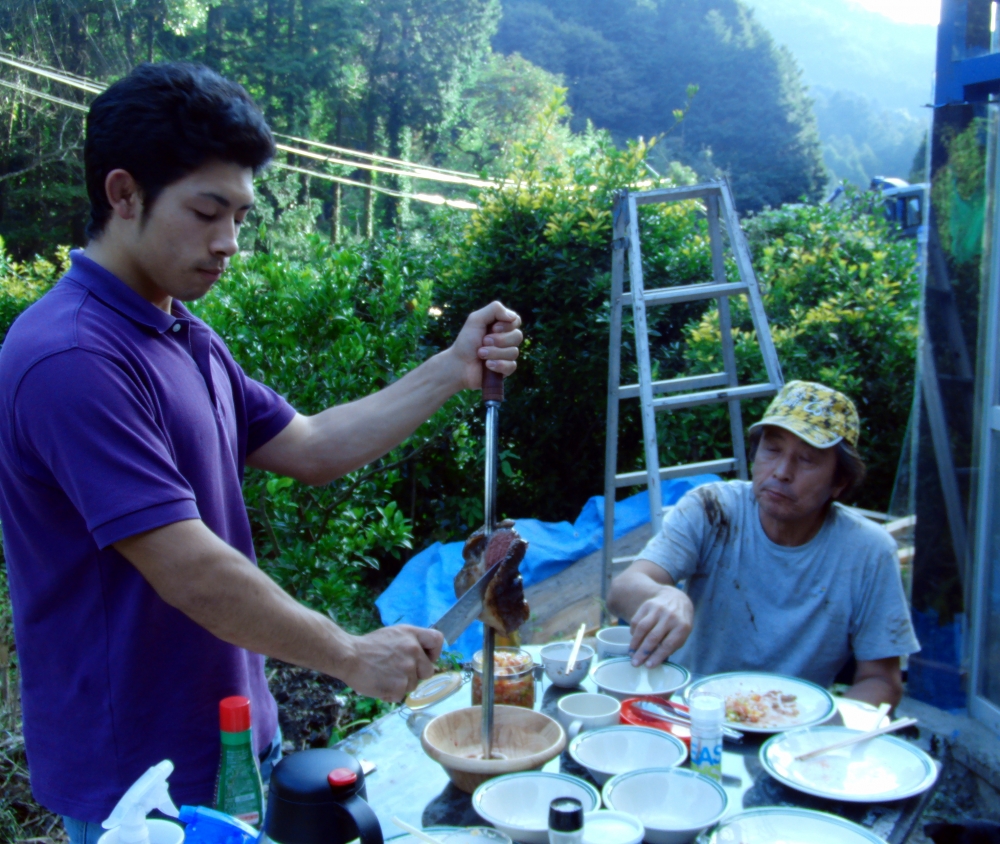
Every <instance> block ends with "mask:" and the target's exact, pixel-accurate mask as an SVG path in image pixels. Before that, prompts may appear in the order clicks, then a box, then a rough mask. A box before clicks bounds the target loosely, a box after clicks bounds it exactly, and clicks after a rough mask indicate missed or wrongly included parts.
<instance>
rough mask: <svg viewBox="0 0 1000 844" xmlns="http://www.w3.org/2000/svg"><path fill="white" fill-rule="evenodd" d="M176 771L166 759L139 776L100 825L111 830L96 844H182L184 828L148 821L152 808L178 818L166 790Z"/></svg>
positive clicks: (175, 808) (158, 821)
mask: <svg viewBox="0 0 1000 844" xmlns="http://www.w3.org/2000/svg"><path fill="white" fill-rule="evenodd" d="M173 772H174V763H173V762H171V761H170V760H169V759H164V760H163V761H162V762H160V764H159V765H154V766H153V767H152V768H150V769H149V770H148V771H146V773H144V774H143V775H142V776H141V777H139V779H138V780H136V782H135V783H134V784H133V785H132V787H131V788H130V789H129V790H128V791H126V792H125V796H124V797H122V799H121V800H119V801H118V805H117V806H115V808H114V811H113V812H112V813H111V815H110V816H109V817H108V819H107V820H106V821H104V823H102V824H101V826H103V827H104V828H105V829H106V830H108V831H107V832H105V833H104V835H102V836H101V837H100V839H98V842H97V844H181V842H182V841H184V829H183V827H181V826H179V825H178V824H175V823H171V822H170V821H163V820H147V818H146V815H148V814H149V813H150V812H152V811H153V809H159V810H160V811H161V812H163V814H165V815H169V816H170V817H172V818H176V817H177V816H178V814H179V813H178V811H177V807H176V806H175V805H174V801H173V800H171V799H170V792H169V791H168V790H167V777H169V776H170V775H171V774H172V773H173Z"/></svg>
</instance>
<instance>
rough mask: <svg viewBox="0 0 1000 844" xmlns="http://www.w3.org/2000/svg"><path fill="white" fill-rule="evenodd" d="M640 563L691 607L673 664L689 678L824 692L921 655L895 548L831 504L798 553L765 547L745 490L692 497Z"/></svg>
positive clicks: (717, 487)
mask: <svg viewBox="0 0 1000 844" xmlns="http://www.w3.org/2000/svg"><path fill="white" fill-rule="evenodd" d="M639 557H640V558H642V559H646V560H650V561H652V562H654V563H656V564H657V565H659V566H662V567H663V568H664V569H665V570H666V571H667V572H668V573H669V574H670V576H671V577H672V578H673V579H674V582H675V583H681V581H685V582H686V583H685V589H686V591H687V593H688V595H689V596H690V597H691V600H692V602H693V603H694V607H695V616H694V629H693V630H692V631H691V635H690V637H689V638H688V640H687V642H685V643H684V645H683V646H682V647H681V648H680V649H679V650H678V651H677V652H676V653H675V654H674V655H673V656H672V657H671V660H672V661H674V662H678V663H680V664H681V665H683V666H685V667H686V668H688V669H690V670H691V671H693V672H695V673H696V674H716V673H719V672H723V671H773V672H776V673H779V674H788V675H792V676H795V677H802V678H804V679H806V680H811V681H813V682H814V683H819V684H820V685H822V686H829V685H830V684H831V683H832V682H833V679H834V677H836V675H837V673H838V672H839V671H840V669H841V668H842V667H843V665H844V663H845V662H846V661H847V659H848V657H849V656H850V655H851V654H852V653H853V654H854V656H855V658H856V659H857V660H858V661H864V660H873V659H883V658H885V657H891V656H902V655H904V654H911V653H916V652H917V651H918V650H920V645H919V643H918V642H917V639H916V636H915V635H914V633H913V625H912V624H911V622H910V613H909V610H908V609H907V606H906V597H905V595H904V594H903V584H902V582H901V580H900V577H899V565H898V562H897V557H896V543H895V541H894V540H893V538H892V537H891V536H889V534H888V533H886V532H885V531H884V530H883V529H882V528H880V527H878V526H877V525H875V524H873V523H872V522H870V521H868V520H867V519H865V518H863V517H861V516H858V515H855V514H854V513H852V512H850V511H849V510H847V509H845V508H844V507H841V506H840V505H839V504H834V505H833V506H832V507H831V508H830V510H829V513H828V515H827V518H826V521H825V522H824V523H823V526H822V527H821V528H820V530H819V533H817V534H816V536H814V537H813V538H812V539H811V540H810V541H809V542H807V543H806V544H805V545H800V546H796V547H787V546H783V545H777V544H776V543H774V542H772V541H771V540H770V539H768V537H767V534H766V533H764V529H763V527H762V526H761V523H760V516H759V514H758V511H757V501H756V499H755V498H754V495H753V490H752V487H751V484H750V483H748V482H747V481H730V482H722V483H714V484H707V485H705V486H701V487H698V488H697V489H693V490H691V491H690V492H689V493H687V495H685V496H684V497H683V498H682V499H681V500H680V501H679V502H678V504H677V506H676V507H674V508H673V509H672V510H671V511H670V512H669V513H668V514H667V515H666V516H665V517H664V520H663V529H662V530H661V531H660V532H659V533H658V534H657V535H656V536H654V537H653V538H652V539H651V540H650V541H649V543H648V544H647V545H646V547H645V548H644V549H643V551H642V553H641V554H640V555H639Z"/></svg>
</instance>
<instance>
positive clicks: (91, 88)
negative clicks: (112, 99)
mask: <svg viewBox="0 0 1000 844" xmlns="http://www.w3.org/2000/svg"><path fill="white" fill-rule="evenodd" d="M0 63H4V64H8V65H12V66H14V67H17V68H18V69H20V70H25V71H28V72H30V73H36V74H37V75H39V76H42V77H44V78H48V79H52V80H53V81H56V82H59V83H61V84H64V85H69V86H70V87H74V88H79V89H81V90H85V91H86V92H87V93H91V94H99V93H101V91H103V90H104V89H103V88H100V87H99V86H97V85H95V84H94V83H92V82H90V80H87V79H86V78H84V77H80V79H79V80H76V79H72V78H70V76H68V75H65V74H62V73H61V72H55V71H54V70H53V69H49V68H45V67H44V66H42V67H33V66H32V65H31V64H29V63H26V62H23V61H19V60H14V59H11V58H9V57H8V56H7V55H5V54H0ZM0 86H3V87H6V88H10V89H13V90H15V91H18V92H19V93H22V94H28V95H30V96H35V97H38V98H40V99H43V100H47V101H49V102H52V103H55V104H57V105H61V106H64V107H67V108H72V109H75V110H77V111H83V112H87V111H89V108H88V107H87V106H85V105H83V104H81V103H75V102H73V101H71V100H66V99H63V98H62V97H57V96H55V95H54V94H48V93H46V92H44V91H38V90H37V89H34V88H29V87H28V86H26V85H18V84H14V83H12V82H8V81H7V80H4V79H0ZM275 146H276V147H277V148H278V149H279V150H281V151H282V152H285V153H289V154H292V155H301V156H304V157H307V158H314V159H319V160H321V161H328V162H330V163H336V164H341V165H344V166H349V167H355V168H361V169H370V170H374V171H376V172H382V173H391V174H393V175H397V176H402V177H405V178H426V179H429V180H431V181H448V182H451V183H458V184H469V183H470V182H471V181H475V182H477V183H478V184H475V185H473V186H475V187H480V186H488V185H489V184H491V183H488V182H484V181H483V180H481V179H476V180H461V179H458V178H456V177H449V178H443V177H442V176H443V175H444V174H441V175H438V174H428V175H426V176H424V175H418V174H419V170H418V171H416V172H409V171H401V170H391V169H389V168H385V167H379V166H377V165H370V164H369V165H365V164H362V163H360V162H350V161H343V160H333V161H331V159H332V156H324V155H319V154H318V153H314V152H311V151H310V150H302V149H298V148H297V147H291V146H288V145H287V144H276V145H275ZM274 166H275V167H277V168H279V169H281V170H288V171H291V172H295V173H300V174H303V175H308V176H314V177H316V178H319V179H324V180H326V181H331V182H337V183H340V184H343V185H349V186H351V187H358V188H362V189H364V190H371V191H375V192H376V193H381V194H385V195H386V196H392V197H395V198H398V199H413V200H416V201H417V202H424V203H428V204H431V205H444V206H447V207H450V208H459V209H462V210H475V209H476V208H478V207H479V206H478V205H476V204H475V203H474V202H469V201H468V200H462V199H449V198H448V197H445V196H441V195H440V194H428V193H413V192H407V191H399V190H394V189H392V188H387V187H382V186H381V185H374V184H369V183H367V182H359V181H356V180H354V179H348V178H345V177H343V176H336V175H334V174H332V173H323V172H320V171H318V170H311V169H308V168H305V167H298V166H296V165H294V164H287V163H285V162H281V161H275V162H274Z"/></svg>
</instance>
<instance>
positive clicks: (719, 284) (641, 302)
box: [601, 181, 785, 613]
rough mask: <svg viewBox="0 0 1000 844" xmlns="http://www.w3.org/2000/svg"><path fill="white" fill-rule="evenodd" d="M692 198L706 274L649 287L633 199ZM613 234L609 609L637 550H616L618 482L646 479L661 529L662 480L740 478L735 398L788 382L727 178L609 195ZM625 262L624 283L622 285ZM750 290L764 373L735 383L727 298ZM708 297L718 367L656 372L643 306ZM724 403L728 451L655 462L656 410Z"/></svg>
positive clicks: (742, 460)
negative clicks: (624, 365)
mask: <svg viewBox="0 0 1000 844" xmlns="http://www.w3.org/2000/svg"><path fill="white" fill-rule="evenodd" d="M691 199H698V200H701V201H702V202H703V203H704V207H705V213H706V215H707V217H708V234H709V242H710V245H711V251H712V281H711V282H708V283H705V284H689V285H682V286H677V287H664V288H657V289H654V290H646V289H645V286H644V284H643V278H642V251H641V247H640V244H639V225H638V221H639V215H638V213H637V209H638V206H640V205H650V204H652V203H657V202H681V201H684V200H691ZM612 216H613V221H614V233H613V235H612V237H613V241H612V257H611V344H610V350H609V355H608V417H607V423H608V433H607V445H606V451H605V470H604V577H603V579H602V586H601V598H602V602H603V603H602V606H603V608H604V612H605V613H607V597H608V590H609V588H610V586H611V578H612V576H613V574H614V573H615V570H616V569H618V568H620V567H622V566H624V565H627V564H628V563H630V562H631V561H632V560H633V559H635V558H634V557H622V558H615V557H614V556H613V553H614V522H615V491H616V490H618V489H620V488H622V487H629V486H640V485H642V484H645V485H646V486H647V487H648V489H649V511H650V521H651V524H652V530H653V533H654V534H655V533H656V532H657V531H659V529H660V526H661V523H662V519H663V500H662V496H661V493H660V481H661V480H669V479H673V478H683V477H688V476H690V475H700V474H703V473H706V472H715V473H720V474H721V473H725V472H736V473H737V475H738V476H739V477H740V478H741V479H743V480H746V478H747V457H746V446H745V444H744V439H743V417H742V414H741V412H740V401H741V400H743V399H757V398H765V397H767V396H773V395H774V394H775V393H776V392H777V391H778V390H779V389H780V388H781V387H782V385H783V384H784V383H785V382H784V377H783V376H782V374H781V365H780V364H779V362H778V354H777V352H776V350H775V348H774V342H773V341H772V339H771V332H770V329H769V327H768V323H767V315H766V314H765V313H764V303H763V301H762V300H761V296H760V288H759V287H758V285H757V278H756V276H755V275H754V271H753V264H752V262H751V259H750V250H749V248H748V247H747V243H746V239H745V238H744V236H743V230H742V229H741V228H740V224H739V218H738V217H737V216H736V207H735V204H734V202H733V196H732V192H731V191H730V189H729V184H728V183H727V182H725V181H716V182H707V183H705V184H700V185H693V186H691V187H681V188H664V189H658V190H648V191H638V192H631V191H628V190H621V191H618V192H617V193H616V194H615V198H614V205H613V212H612ZM723 224H724V225H725V228H726V234H727V236H728V239H729V244H730V248H731V250H732V253H733V257H734V259H735V261H736V266H737V269H738V271H739V279H740V280H739V281H738V282H729V281H728V280H727V279H726V270H725V258H724V254H723V242H722V225H723ZM626 265H627V267H628V280H629V290H628V291H626V290H625V273H626ZM740 295H742V296H746V297H747V301H748V304H749V307H750V316H751V319H752V320H753V326H754V329H755V331H756V335H757V342H758V345H759V347H760V351H761V355H762V357H763V359H764V368H765V370H766V372H767V382H766V383H763V384H750V385H745V386H740V384H739V380H738V377H737V372H736V354H735V349H734V342H733V334H732V322H731V319H730V314H729V297H730V296H740ZM704 299H718V301H719V328H720V332H721V335H722V360H723V371H722V372H717V373H712V374H710V375H695V376H689V377H685V378H673V379H669V380H664V381H653V380H652V367H651V365H650V357H649V329H648V325H647V321H646V309H647V308H648V307H650V306H661V305H673V304H680V303H683V302H694V301H698V300H704ZM625 305H631V306H632V314H633V318H634V325H635V342H636V358H637V363H638V368H639V383H638V384H628V385H622V384H621V347H622V308H623V306H625ZM634 398H638V399H639V404H640V409H641V414H642V432H643V443H644V447H645V454H646V468H645V470H640V471H636V472H624V473H619V472H618V403H619V402H620V401H621V400H622V399H634ZM721 403H725V404H727V405H728V406H729V424H730V430H731V433H732V438H733V456H732V457H727V458H723V459H721V460H706V461H703V462H700V463H688V464H685V465H681V466H671V467H669V468H660V461H659V451H658V448H657V437H656V413H657V412H662V411H671V412H673V411H677V410H681V409H684V408H689V407H697V406H700V405H708V404H721Z"/></svg>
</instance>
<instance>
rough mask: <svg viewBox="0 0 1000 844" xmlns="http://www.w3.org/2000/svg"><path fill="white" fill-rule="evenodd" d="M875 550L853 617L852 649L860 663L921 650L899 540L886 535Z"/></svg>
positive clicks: (857, 596)
mask: <svg viewBox="0 0 1000 844" xmlns="http://www.w3.org/2000/svg"><path fill="white" fill-rule="evenodd" d="M879 539H880V540H882V539H883V538H882V537H879ZM871 553H872V562H871V563H870V565H869V566H868V567H867V570H866V572H865V577H864V578H863V580H862V588H861V589H860V590H859V594H857V595H855V597H854V606H855V608H856V609H855V612H854V613H853V615H852V618H851V648H852V650H853V651H854V658H855V659H856V660H858V661H859V662H862V661H868V660H875V659H885V658H887V657H892V656H905V655H906V654H912V653H916V652H917V651H919V650H920V643H919V642H918V641H917V636H916V633H915V632H914V630H913V622H912V620H911V618H910V610H909V607H908V606H907V603H906V595H905V593H904V592H903V581H902V579H901V578H900V575H899V561H898V559H897V556H896V543H895V542H894V541H893V540H892V538H891V537H890V536H888V535H886V536H885V537H884V541H880V542H879V544H878V547H877V548H873V549H872V552H871Z"/></svg>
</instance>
